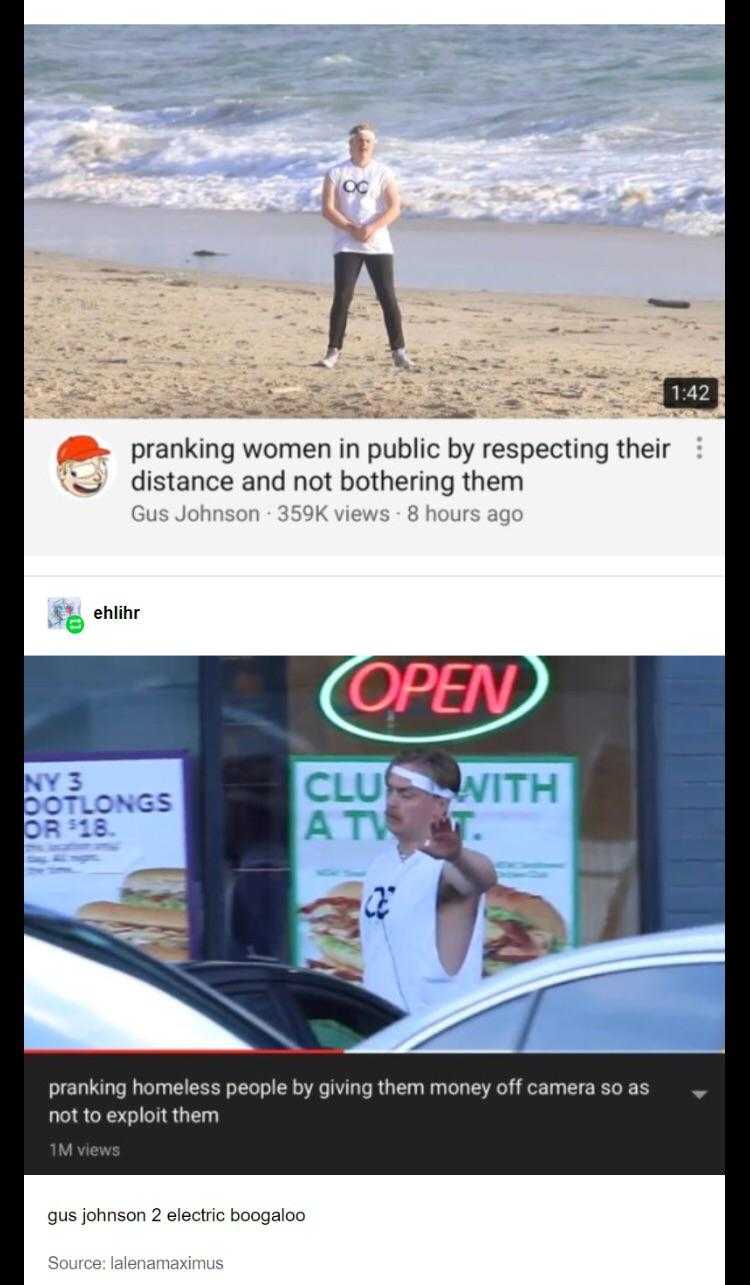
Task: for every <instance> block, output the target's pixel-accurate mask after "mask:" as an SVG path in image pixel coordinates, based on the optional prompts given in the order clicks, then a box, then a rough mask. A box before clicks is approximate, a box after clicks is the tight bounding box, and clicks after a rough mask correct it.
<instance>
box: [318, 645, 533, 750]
mask: <svg viewBox="0 0 750 1285" xmlns="http://www.w3.org/2000/svg"><path fill="white" fill-rule="evenodd" d="M548 688H549V670H548V669H547V666H546V665H545V664H544V661H543V660H542V659H541V657H539V656H514V657H509V658H507V659H500V658H498V659H495V660H492V661H487V660H481V661H477V660H469V659H467V660H457V659H451V660H417V659H413V660H395V659H393V658H389V657H379V656H352V657H350V658H349V659H348V660H345V661H344V662H343V664H341V665H338V666H337V667H336V669H334V670H333V672H332V673H330V674H329V675H328V677H327V678H326V680H325V682H324V683H323V685H322V687H321V689H320V707H321V709H322V711H323V713H324V714H325V716H326V718H327V719H329V720H330V721H331V722H332V723H334V724H335V725H336V726H337V727H340V728H341V729H342V731H344V732H349V733H351V734H352V735H354V736H360V737H363V738H364V739H365V740H370V741H385V742H390V743H391V744H393V743H401V744H407V745H419V744H434V743H435V742H436V741H462V740H467V739H469V738H470V737H475V736H484V735H485V734H486V733H487V732H496V731H499V729H500V728H502V727H507V726H508V725H509V724H510V723H516V722H518V720H519V719H520V718H525V717H526V715H527V714H530V713H531V711H532V710H533V709H535V708H536V706H537V705H538V704H539V702H540V701H541V700H543V699H544V696H545V695H546V693H547V690H548ZM410 716H411V717H410ZM415 717H418V718H419V719H420V721H421V722H422V723H424V720H425V718H427V719H428V722H429V726H430V730H429V731H427V730H422V729H420V730H419V731H414V730H410V728H409V724H410V723H412V724H413V721H414V718H415ZM355 720H356V721H355ZM360 720H361V721H360Z"/></svg>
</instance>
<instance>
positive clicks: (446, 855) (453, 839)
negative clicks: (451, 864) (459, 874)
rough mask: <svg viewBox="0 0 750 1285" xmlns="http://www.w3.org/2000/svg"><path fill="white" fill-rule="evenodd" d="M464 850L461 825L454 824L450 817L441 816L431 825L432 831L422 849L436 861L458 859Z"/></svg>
mask: <svg viewBox="0 0 750 1285" xmlns="http://www.w3.org/2000/svg"><path fill="white" fill-rule="evenodd" d="M462 850H463V839H462V835H461V827H460V825H453V822H452V821H451V819H450V817H447V816H445V817H441V819H440V820H439V821H433V822H432V823H431V825H430V833H429V835H428V837H427V838H426V839H425V841H424V844H423V845H422V848H421V851H422V852H426V853H427V855H428V857H434V858H435V860H436V861H457V860H458V858H459V857H460V856H461V852H462Z"/></svg>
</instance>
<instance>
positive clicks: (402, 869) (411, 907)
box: [359, 843, 484, 1013]
mask: <svg viewBox="0 0 750 1285" xmlns="http://www.w3.org/2000/svg"><path fill="white" fill-rule="evenodd" d="M444 864H445V863H444V862H443V861H436V860H435V858H434V857H430V856H428V855H427V853H426V852H413V853H412V854H411V856H409V857H407V858H406V859H405V860H402V858H401V857H400V856H399V854H398V849H397V847H396V845H395V843H394V844H393V846H389V847H387V848H386V849H385V850H384V851H383V852H381V853H380V854H379V855H378V856H377V857H376V858H375V860H374V861H373V862H372V863H371V865H370V867H369V869H368V871H367V874H366V876H365V883H364V888H363V890H362V906H361V909H360V918H359V931H360V938H361V941H362V955H363V958H364V964H365V968H364V976H363V978H362V984H363V985H364V986H365V987H366V989H367V990H370V991H373V992H374V993H375V994H376V995H382V996H383V998H384V999H388V1000H390V1001H391V1003H392V1004H396V1005H397V1007H398V1008H403V1009H406V1011H407V1012H408V1013H422V1012H424V1011H425V1010H426V1009H429V1008H432V1007H433V1006H434V1005H435V1004H445V1003H448V1002H449V1001H450V1000H453V999H458V998H459V996H461V995H465V994H467V992H469V991H472V990H473V989H474V988H475V987H476V986H478V985H479V983H480V981H481V979H482V947H483V941H484V897H480V898H479V903H478V906H477V914H476V919H475V920H474V928H473V931H472V934H471V939H470V941H469V947H468V950H467V951H466V957H465V959H464V961H463V963H462V964H461V967H460V968H459V969H458V971H457V972H455V973H448V972H446V970H445V968H444V967H443V964H442V961H441V959H440V955H439V953H438V947H437V905H438V885H439V883H440V876H441V873H442V869H443V866H444Z"/></svg>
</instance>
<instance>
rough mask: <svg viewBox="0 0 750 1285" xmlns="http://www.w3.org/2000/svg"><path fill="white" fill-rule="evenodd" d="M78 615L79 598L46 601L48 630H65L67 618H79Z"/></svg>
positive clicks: (79, 609) (49, 599)
mask: <svg viewBox="0 0 750 1285" xmlns="http://www.w3.org/2000/svg"><path fill="white" fill-rule="evenodd" d="M80 614H81V599H80V598H48V599H47V627H48V628H49V629H65V627H66V624H67V621H68V620H69V618H70V617H71V616H80Z"/></svg>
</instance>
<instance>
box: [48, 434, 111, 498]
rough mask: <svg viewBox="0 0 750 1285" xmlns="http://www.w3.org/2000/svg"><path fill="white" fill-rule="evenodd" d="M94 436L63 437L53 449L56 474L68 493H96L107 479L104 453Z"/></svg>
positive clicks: (87, 494)
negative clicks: (55, 458)
mask: <svg viewBox="0 0 750 1285" xmlns="http://www.w3.org/2000/svg"><path fill="white" fill-rule="evenodd" d="M109 454H110V451H108V450H107V448H106V447H105V446H100V445H99V443H98V442H97V440H96V438H95V437H88V436H86V435H85V434H81V435H79V436H77V437H67V438H66V439H65V441H64V442H63V443H62V445H61V446H60V447H59V448H58V451H57V476H58V478H59V481H60V485H61V486H62V488H63V490H65V491H67V492H68V494H69V495H80V496H90V495H98V494H99V492H100V491H101V489H102V487H103V486H104V484H105V482H106V481H107V475H108V473H107V461H106V458H105V457H106V456H107V455H109Z"/></svg>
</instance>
